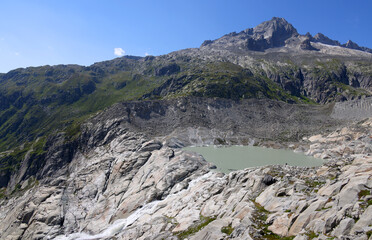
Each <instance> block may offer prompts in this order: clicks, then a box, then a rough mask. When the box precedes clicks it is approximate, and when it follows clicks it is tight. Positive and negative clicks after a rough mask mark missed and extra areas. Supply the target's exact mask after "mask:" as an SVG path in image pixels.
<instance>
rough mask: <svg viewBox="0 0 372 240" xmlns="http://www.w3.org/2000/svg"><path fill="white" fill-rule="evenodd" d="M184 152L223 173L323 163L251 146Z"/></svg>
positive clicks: (284, 152) (303, 156)
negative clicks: (268, 166) (271, 166)
mask: <svg viewBox="0 0 372 240" xmlns="http://www.w3.org/2000/svg"><path fill="white" fill-rule="evenodd" d="M184 150H186V151H192V152H197V153H199V154H201V155H202V156H203V157H204V158H205V160H207V161H208V162H211V163H213V164H215V165H216V166H217V170H219V171H221V172H224V173H228V172H231V171H234V170H239V169H244V168H249V167H257V166H265V165H285V164H288V165H291V166H303V167H314V166H320V165H322V164H323V163H324V160H322V159H317V158H314V157H310V156H306V155H304V154H300V153H295V152H293V151H291V150H284V149H279V150H277V149H270V148H262V147H253V146H228V147H215V146H207V147H186V148H184Z"/></svg>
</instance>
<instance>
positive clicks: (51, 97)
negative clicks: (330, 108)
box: [0, 18, 372, 177]
mask: <svg viewBox="0 0 372 240" xmlns="http://www.w3.org/2000/svg"><path fill="white" fill-rule="evenodd" d="M351 46H352V45H350V44H349V45H345V46H343V45H341V44H338V42H335V41H333V40H330V39H329V38H327V37H325V36H324V35H321V34H317V35H316V36H314V37H312V36H310V35H309V34H307V35H300V34H299V33H298V32H297V30H296V29H295V28H294V27H293V26H292V25H291V24H289V23H288V22H287V21H286V20H284V19H282V18H273V19H271V20H270V21H267V22H264V23H262V24H260V25H258V26H257V27H255V28H252V29H247V30H244V31H242V32H240V33H230V34H227V35H225V36H223V37H221V38H219V39H217V40H214V41H206V42H204V43H203V44H202V46H201V47H200V48H197V49H185V50H180V51H177V52H173V53H169V54H167V55H163V56H157V57H153V56H148V57H145V58H142V57H131V56H126V57H122V58H117V59H114V60H111V61H105V62H100V63H95V64H93V65H91V66H88V67H83V66H77V65H59V66H43V67H36V68H26V69H16V70H13V71H10V72H8V73H6V74H2V75H0V150H2V151H5V150H7V152H4V153H2V154H1V156H4V157H2V158H1V160H0V172H1V174H2V175H5V176H8V177H9V176H10V175H11V174H12V173H13V172H15V171H16V170H17V169H18V168H19V167H20V164H21V162H22V159H23V158H24V157H25V156H26V155H30V154H31V155H32V154H34V155H35V156H34V157H35V158H36V159H38V158H40V159H42V158H43V154H45V152H44V151H45V150H43V149H45V148H44V146H43V144H45V142H46V139H47V137H48V136H49V135H51V134H52V135H54V134H57V133H58V132H61V131H62V132H66V134H67V138H66V141H73V140H74V139H75V138H76V137H77V136H78V135H79V134H80V125H81V123H83V122H84V121H85V120H86V119H87V118H89V117H91V116H93V115H94V114H96V113H97V112H99V111H102V110H103V109H105V108H107V107H109V106H111V105H113V104H114V103H117V102H121V101H131V100H139V99H142V100H144V99H146V100H151V99H173V98H179V97H188V96H191V97H206V98H215V97H218V98H226V99H233V100H235V101H239V100H242V99H251V98H254V99H273V100H278V101H284V102H287V103H305V104H319V103H320V104H324V103H330V102H334V101H344V100H351V99H358V98H361V97H365V96H371V90H372V64H371V63H372V54H371V53H369V52H368V51H369V50H368V49H365V48H363V49H364V50H365V51H361V50H363V49H361V50H355V48H356V47H355V46H354V47H353V48H354V49H353V48H351ZM348 47H349V48H348ZM32 156H33V155H32ZM40 161H41V160H40Z"/></svg>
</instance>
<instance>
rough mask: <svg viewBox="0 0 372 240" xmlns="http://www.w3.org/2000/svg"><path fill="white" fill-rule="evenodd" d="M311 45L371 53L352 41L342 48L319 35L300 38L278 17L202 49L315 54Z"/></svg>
mask: <svg viewBox="0 0 372 240" xmlns="http://www.w3.org/2000/svg"><path fill="white" fill-rule="evenodd" d="M312 43H321V44H325V45H329V46H338V47H341V48H348V49H353V50H359V51H364V52H368V53H372V49H369V48H366V47H360V46H359V45H358V44H356V43H354V42H352V41H351V40H349V41H348V42H347V43H345V44H341V43H340V42H339V41H337V40H333V39H330V38H329V37H327V36H325V35H324V34H322V33H317V34H316V35H315V36H312V35H311V34H310V33H306V34H305V35H301V34H299V33H298V32H297V30H296V28H295V27H293V25H292V24H290V23H289V22H288V21H287V20H285V19H284V18H279V17H273V18H272V19H271V20H269V21H265V22H263V23H261V24H259V25H257V26H256V27H254V28H248V29H246V30H243V31H241V32H239V33H236V32H233V33H230V34H226V35H225V36H223V37H221V38H219V39H216V40H214V41H211V40H207V41H204V43H203V44H202V45H201V48H203V47H207V46H208V47H209V48H213V49H227V50H233V51H236V50H248V51H258V52H264V51H265V50H267V49H270V48H277V47H289V48H291V49H298V50H305V51H314V50H315V51H318V50H319V49H317V48H316V47H314V46H312Z"/></svg>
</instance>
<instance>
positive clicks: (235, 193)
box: [0, 119, 372, 239]
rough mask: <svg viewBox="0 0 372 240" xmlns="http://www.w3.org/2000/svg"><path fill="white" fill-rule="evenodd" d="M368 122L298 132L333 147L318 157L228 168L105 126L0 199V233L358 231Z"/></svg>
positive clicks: (141, 235) (366, 215) (203, 235)
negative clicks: (86, 146)
mask: <svg viewBox="0 0 372 240" xmlns="http://www.w3.org/2000/svg"><path fill="white" fill-rule="evenodd" d="M371 124H372V119H368V120H365V121H362V122H359V123H357V124H354V125H352V126H349V127H344V128H341V129H338V130H335V131H334V132H331V133H329V134H328V135H317V136H313V137H310V138H307V139H305V140H304V141H303V142H302V148H303V149H304V151H305V152H306V153H307V154H309V155H317V156H323V154H324V153H327V155H329V156H331V157H330V158H329V159H330V160H329V161H328V162H327V163H326V164H324V165H323V166H321V167H318V168H303V167H293V166H266V167H257V168H250V169H245V170H239V171H234V172H231V173H230V174H227V175H225V174H222V173H218V172H213V171H211V170H210V168H211V165H210V164H209V163H208V162H206V161H205V160H204V159H203V158H202V157H201V156H200V155H198V154H193V153H189V152H183V151H182V150H180V149H177V148H170V147H169V146H167V144H165V143H166V141H165V142H162V141H159V140H149V139H146V137H144V136H143V135H141V134H139V133H133V132H130V131H125V130H124V129H122V130H120V131H119V132H118V133H116V134H114V137H113V135H112V134H113V133H112V131H111V132H110V131H109V130H108V133H107V134H106V136H105V137H103V138H102V139H103V142H105V144H103V145H101V144H96V146H95V147H92V148H91V149H90V150H89V151H83V150H81V151H79V152H78V153H76V154H75V157H74V158H73V159H72V161H71V162H70V163H69V164H68V165H67V166H65V168H66V169H65V171H66V174H65V175H61V176H59V177H53V178H51V179H48V180H43V181H42V182H40V183H38V184H36V185H35V186H34V187H32V188H30V189H28V190H26V191H25V192H24V193H23V194H22V195H19V196H18V197H14V198H11V199H9V200H1V201H2V202H1V205H0V206H1V211H0V212H1V214H0V221H1V223H2V224H1V225H0V238H1V239H112V238H116V239H184V238H187V239H265V238H266V237H267V236H269V235H275V236H277V237H280V236H297V237H296V239H301V237H302V238H306V236H307V235H308V234H312V233H313V234H316V235H317V236H318V238H319V239H322V236H332V237H335V238H337V239H344V238H346V237H347V238H350V239H355V237H359V238H363V237H366V236H367V233H368V232H370V231H371V224H372V222H371V217H370V216H371V214H372V213H371V209H372V208H371V199H372V196H371V189H372V179H371V176H372V156H371V155H370V154H371V152H370V151H368V149H369V147H370V146H371V138H370V137H371V128H370V126H371ZM119 133H120V134H119ZM110 136H111V137H110ZM108 138H111V140H110V141H106V140H105V139H108ZM89 141H91V142H92V144H93V142H94V139H92V138H90V140H89ZM318 143H321V144H318ZM340 146H341V147H343V149H344V150H343V151H340V149H339V148H338V147H340ZM346 148H348V150H347V151H346V150H345V149H346ZM306 149H308V150H306Z"/></svg>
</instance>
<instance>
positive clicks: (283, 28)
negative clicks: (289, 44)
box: [253, 17, 298, 38]
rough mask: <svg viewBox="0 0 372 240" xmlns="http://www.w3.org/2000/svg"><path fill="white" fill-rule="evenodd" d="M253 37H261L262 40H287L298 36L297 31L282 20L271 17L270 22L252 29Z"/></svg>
mask: <svg viewBox="0 0 372 240" xmlns="http://www.w3.org/2000/svg"><path fill="white" fill-rule="evenodd" d="M253 33H254V35H255V36H257V35H263V36H264V38H270V37H273V38H274V37H277V38H278V37H279V38H289V37H292V36H294V35H298V33H297V30H296V29H295V28H294V27H293V26H292V24H290V23H288V22H287V20H285V19H284V18H278V17H273V18H272V19H271V20H269V21H266V22H263V23H261V24H259V25H257V26H256V27H255V28H253Z"/></svg>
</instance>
